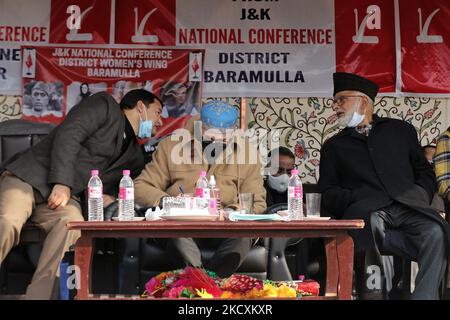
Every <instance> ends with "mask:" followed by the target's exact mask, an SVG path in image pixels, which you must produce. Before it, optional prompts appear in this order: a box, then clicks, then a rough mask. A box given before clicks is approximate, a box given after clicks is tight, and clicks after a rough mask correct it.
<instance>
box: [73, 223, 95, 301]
mask: <svg viewBox="0 0 450 320" xmlns="http://www.w3.org/2000/svg"><path fill="white" fill-rule="evenodd" d="M92 242H93V239H92V237H91V235H88V234H86V233H85V232H83V231H81V237H80V238H79V239H78V241H77V243H76V245H75V265H76V266H78V267H79V268H80V275H79V277H80V288H78V289H77V296H76V299H77V300H87V299H89V294H90V291H91V278H90V276H91V262H92Z"/></svg>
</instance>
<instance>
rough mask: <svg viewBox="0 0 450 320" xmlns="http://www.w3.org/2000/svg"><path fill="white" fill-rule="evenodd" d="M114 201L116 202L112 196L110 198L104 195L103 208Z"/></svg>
mask: <svg viewBox="0 0 450 320" xmlns="http://www.w3.org/2000/svg"><path fill="white" fill-rule="evenodd" d="M114 201H116V198H114V197H113V196H110V195H109V194H104V195H103V208H106V207H108V206H109V205H110V204H111V203H113V202H114Z"/></svg>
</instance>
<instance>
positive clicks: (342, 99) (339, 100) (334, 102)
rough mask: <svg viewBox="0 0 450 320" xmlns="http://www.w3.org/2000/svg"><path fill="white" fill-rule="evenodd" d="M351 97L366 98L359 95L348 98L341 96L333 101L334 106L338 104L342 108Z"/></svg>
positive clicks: (347, 96)
mask: <svg viewBox="0 0 450 320" xmlns="http://www.w3.org/2000/svg"><path fill="white" fill-rule="evenodd" d="M351 97H355V98H356V97H358V98H364V96H359V95H346V96H340V97H338V98H336V99H333V100H332V101H333V104H336V105H338V106H342V105H343V104H344V102H345V101H347V99H348V98H351Z"/></svg>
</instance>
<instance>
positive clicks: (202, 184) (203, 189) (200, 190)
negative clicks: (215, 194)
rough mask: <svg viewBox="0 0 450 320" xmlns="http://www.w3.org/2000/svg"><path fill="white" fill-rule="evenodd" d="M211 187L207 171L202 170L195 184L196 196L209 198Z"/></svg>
mask: <svg viewBox="0 0 450 320" xmlns="http://www.w3.org/2000/svg"><path fill="white" fill-rule="evenodd" d="M209 192H210V191H209V188H208V180H207V179H206V171H204V170H202V171H201V172H200V177H199V178H198V180H197V183H196V184H195V196H196V197H198V198H205V199H209V197H210V195H209Z"/></svg>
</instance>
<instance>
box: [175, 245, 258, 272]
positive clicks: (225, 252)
mask: <svg viewBox="0 0 450 320" xmlns="http://www.w3.org/2000/svg"><path fill="white" fill-rule="evenodd" d="M198 240H199V239H192V238H172V239H167V242H166V250H167V252H170V253H171V254H173V255H172V258H173V259H174V260H175V262H176V263H177V264H181V265H182V264H184V265H190V266H194V267H204V268H205V269H207V270H211V271H214V272H215V273H216V274H217V275H218V276H219V277H221V278H225V277H228V276H230V275H232V274H233V273H234V272H235V271H236V270H237V269H238V268H239V266H240V265H241V264H242V262H243V261H244V259H245V258H246V257H247V255H248V253H249V251H250V249H251V247H252V239H251V238H226V239H201V241H208V240H210V241H212V242H214V244H217V249H216V250H215V252H214V255H213V256H212V257H211V259H209V261H207V263H206V264H204V263H203V261H202V255H201V251H200V248H199V246H198V244H197V242H198Z"/></svg>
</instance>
